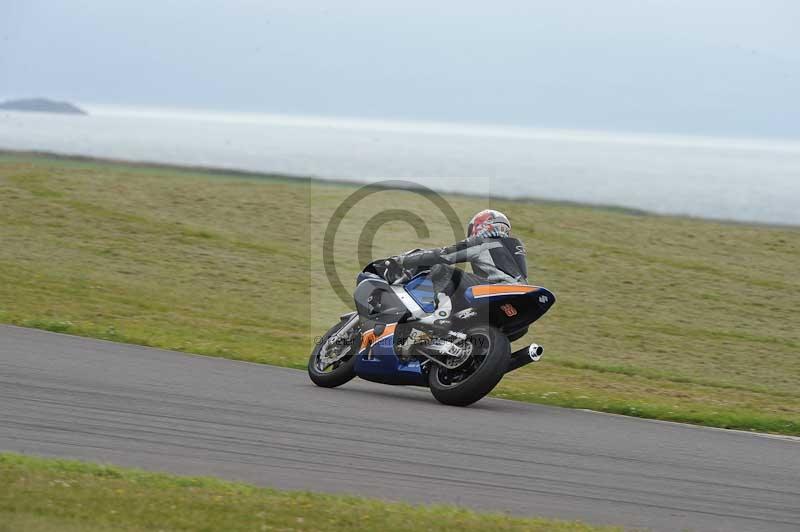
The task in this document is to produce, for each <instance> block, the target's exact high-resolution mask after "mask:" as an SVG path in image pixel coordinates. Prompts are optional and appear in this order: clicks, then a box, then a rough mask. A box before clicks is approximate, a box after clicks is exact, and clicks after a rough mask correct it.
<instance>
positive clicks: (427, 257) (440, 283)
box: [398, 236, 528, 295]
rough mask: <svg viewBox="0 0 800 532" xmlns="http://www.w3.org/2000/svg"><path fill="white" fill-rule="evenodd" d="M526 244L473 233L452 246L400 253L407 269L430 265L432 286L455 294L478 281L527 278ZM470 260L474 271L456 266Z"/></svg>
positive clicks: (495, 281) (489, 281) (403, 264)
mask: <svg viewBox="0 0 800 532" xmlns="http://www.w3.org/2000/svg"><path fill="white" fill-rule="evenodd" d="M525 255H526V252H525V246H523V245H522V242H520V241H519V240H518V239H516V238H513V237H510V236H489V237H486V236H473V237H470V238H467V239H465V240H462V241H460V242H456V243H455V244H453V245H452V246H448V247H444V248H438V249H422V250H414V251H411V252H409V253H407V254H405V255H401V256H400V257H398V262H399V263H400V265H401V266H402V267H403V268H406V269H411V270H413V269H422V268H430V270H431V280H432V281H433V288H434V290H435V291H436V292H437V293H438V292H444V293H445V294H448V295H450V294H452V293H453V292H454V291H455V290H463V289H465V288H466V287H468V286H472V285H476V284H495V283H501V284H513V283H522V284H525V283H527V282H528V279H527V277H528V267H527V263H526V261H525ZM464 262H469V263H470V265H471V266H472V272H473V273H472V274H469V273H467V272H464V271H462V270H458V269H456V268H453V265H454V264H459V263H464Z"/></svg>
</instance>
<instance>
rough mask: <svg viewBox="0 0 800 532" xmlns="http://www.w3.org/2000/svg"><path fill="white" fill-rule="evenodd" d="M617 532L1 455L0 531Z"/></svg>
mask: <svg viewBox="0 0 800 532" xmlns="http://www.w3.org/2000/svg"><path fill="white" fill-rule="evenodd" d="M20 530H25V531H28V532H55V531H58V532H73V531H74V532H78V531H80V532H101V531H102V532H106V531H125V532H135V531H145V530H161V531H164V532H167V531H178V530H192V531H209V532H218V531H223V530H224V531H226V532H236V531H239V530H247V531H253V530H255V531H261V530H267V531H268V530H281V531H293V530H297V531H300V530H315V531H316V530H330V531H345V530H346V531H351V530H382V531H394V530H398V531H399V530H428V531H447V530H454V531H470V530H475V531H478V530H497V531H513V530H520V531H522V530H525V531H531V532H537V531H540V532H545V531H554V532H593V531H606V530H607V531H611V530H618V529H616V528H609V527H594V526H589V525H584V524H581V523H575V522H565V521H553V520H548V519H527V518H514V517H509V516H506V515H501V514H480V513H476V512H472V511H470V510H466V509H463V508H458V507H455V506H411V505H409V504H398V503H387V502H382V501H378V500H371V499H363V498H357V497H348V496H337V495H323V494H317V493H309V492H292V491H278V490H273V489H267V488H256V487H254V486H249V485H246V484H236V483H232V482H223V481H220V480H215V479H210V478H191V477H177V476H171V475H164V474H154V473H145V472H143V471H138V470H133V469H122V468H118V467H108V466H101V465H93V464H87V463H83V462H75V461H67V460H53V459H42V458H30V457H25V456H20V455H15V454H0V532H17V531H20Z"/></svg>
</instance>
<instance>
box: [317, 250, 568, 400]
mask: <svg viewBox="0 0 800 532" xmlns="http://www.w3.org/2000/svg"><path fill="white" fill-rule="evenodd" d="M393 272H394V273H393ZM398 272H399V273H398ZM387 278H388V279H391V280H393V282H391V283H390V282H389V281H388V280H387ZM353 299H354V301H355V306H356V310H355V311H354V312H349V313H347V314H344V315H342V316H341V317H340V321H339V323H337V324H336V325H334V326H333V327H332V328H331V329H330V330H329V331H328V332H326V333H325V335H323V336H322V338H321V339H320V340H319V341H318V342H316V345H315V347H314V350H313V351H312V353H311V357H310V358H309V361H308V375H309V377H310V378H311V380H312V381H313V382H314V384H316V385H317V386H321V387H324V388H334V387H336V386H341V385H342V384H345V383H346V382H348V381H350V380H351V379H353V378H355V377H360V378H362V379H365V380H368V381H372V382H378V383H382V384H393V385H411V386H426V387H428V388H429V389H430V391H431V393H432V394H433V396H434V397H435V398H436V399H437V400H438V401H439V402H441V403H443V404H446V405H453V406H467V405H470V404H472V403H474V402H476V401H478V400H480V399H481V398H483V397H484V396H485V395H487V394H488V393H489V392H491V391H492V389H494V387H495V386H497V384H498V383H499V382H500V380H501V379H502V378H503V375H505V374H506V373H508V372H510V371H514V370H516V369H519V368H521V367H523V366H525V365H527V364H530V363H531V362H536V361H538V360H539V359H540V358H541V357H542V354H543V348H542V347H541V346H540V345H538V344H535V343H533V344H530V345H528V346H526V347H524V348H522V349H519V350H517V351H515V352H513V353H512V352H511V342H513V341H514V340H517V339H519V338H522V337H523V336H524V335H525V334H526V333H527V332H528V328H529V326H530V325H531V324H532V323H533V322H535V321H536V320H538V319H539V318H541V317H542V315H544V314H545V313H546V312H547V311H548V310H549V309H550V307H552V306H553V304H554V303H555V301H556V298H555V295H554V294H553V293H552V292H550V291H549V290H547V289H546V288H542V287H540V286H532V285H524V284H485V285H484V284H481V285H475V286H469V287H466V288H464V289H458V290H457V291H456V292H455V293H454V294H453V295H452V296H451V299H450V300H451V305H452V309H448V310H449V312H448V311H447V310H440V309H437V308H436V299H435V294H434V289H433V281H432V279H431V275H430V270H422V271H418V272H413V271H406V270H403V269H402V267H401V266H400V265H399V263H398V261H397V260H396V259H395V258H388V259H380V260H377V261H374V262H372V263H370V264H368V265H367V266H366V267H365V268H364V269H363V270H362V272H361V273H360V274H359V276H358V279H357V285H356V289H355V292H354V294H353Z"/></svg>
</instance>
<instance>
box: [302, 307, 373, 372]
mask: <svg viewBox="0 0 800 532" xmlns="http://www.w3.org/2000/svg"><path fill="white" fill-rule="evenodd" d="M347 323H348V320H342V321H341V322H339V323H337V324H336V325H334V326H333V327H331V328H330V330H329V331H328V332H326V333H325V335H324V336H323V337H322V340H321V341H319V342H317V345H316V346H315V347H314V350H313V351H312V352H311V357H310V358H309V359H308V376H309V378H310V379H311V381H312V382H313V383H314V384H316V385H317V386H321V387H322V388H336V387H337V386H341V385H342V384H344V383H346V382H349V381H351V380H353V378H354V377H355V376H356V373H355V365H356V354H357V352H358V347H359V345H360V343H359V340H360V339H361V334H360V332H361V328H360V327H359V326H358V324H356V325H355V326H354V327H353V329H352V330H351V333H352V334H351V335H350V336H349V338H348V343H346V344H345V345H344V346H342V347H341V348H342V349H347V350H349V351H350V352H348V353H346V354H345V355H344V356H343V357H342V359H341V360H338V361H337V362H334V363H333V364H331V366H329V367H325V368H323V367H321V366H320V353H321V351H322V349H323V348H324V347H326V346H327V344H328V342H329V341H330V339H331V336H333V335H334V334H336V333H337V332H338V331H339V329H341V328H342V327H344V326H345V325H346V324H347Z"/></svg>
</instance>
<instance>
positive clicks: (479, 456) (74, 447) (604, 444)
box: [0, 326, 800, 532]
mask: <svg viewBox="0 0 800 532" xmlns="http://www.w3.org/2000/svg"><path fill="white" fill-rule="evenodd" d="M0 450H7V451H16V452H24V453H31V454H40V455H54V456H64V457H74V458H80V459H87V460H92V461H100V462H107V463H114V464H120V465H125V466H138V467H142V468H145V469H152V470H163V471H171V472H175V473H181V474H192V475H194V474H200V475H214V476H220V477H226V478H230V479H235V480H242V481H247V482H251V483H255V484H260V485H265V486H275V487H279V488H301V489H309V490H315V491H329V492H347V493H355V494H362V495H367V496H371V497H380V498H384V499H389V500H406V501H412V502H434V501H435V502H450V503H457V504H461V505H466V506H470V507H473V508H477V509H483V510H501V511H507V512H511V513H514V514H521V515H542V516H550V517H559V518H567V519H581V520H585V521H588V522H591V523H600V524H602V523H614V524H622V525H626V526H629V527H649V528H654V529H656V530H684V529H689V530H724V531H732V530H742V531H756V530H792V531H794V532H797V531H798V530H800V442H798V441H797V440H793V439H790V438H775V437H767V436H759V435H753V434H747V433H739V432H732V431H723V430H715V429H706V428H699V427H690V426H685V425H679V424H672V423H660V422H654V421H646V420H638V419H632V418H626V417H621V416H611V415H605V414H597V413H591V412H583V411H576V410H569V409H561V408H552V407H545V406H539V405H532V404H523V403H516V402H512V401H503V400H497V399H487V400H483V401H481V402H480V403H478V404H476V405H474V406H473V407H470V408H453V407H445V406H441V405H439V404H438V403H436V402H435V401H434V400H433V398H432V397H431V396H430V394H429V393H428V391H427V390H421V389H408V388H395V387H388V386H380V385H374V384H370V383H366V382H363V381H360V382H359V381H353V382H351V383H349V384H348V385H345V386H343V387H342V388H339V389H336V390H325V389H321V388H317V387H315V386H314V385H312V384H311V383H310V381H309V380H308V378H307V376H306V375H305V373H304V372H301V371H296V370H291V369H283V368H276V367H270V366H259V365H256V364H248V363H245V362H236V361H230V360H223V359H215V358H207V357H200V356H192V355H186V354H182V353H174V352H169V351H162V350H157V349H148V348H143V347H137V346H130V345H123V344H115V343H111V342H104V341H98V340H90V339H84V338H76V337H71V336H66V335H60V334H54V333H48V332H42V331H35V330H28V329H22V328H16V327H6V326H0Z"/></svg>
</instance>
